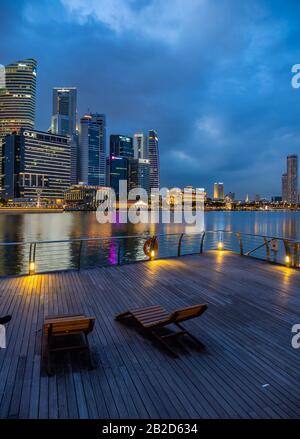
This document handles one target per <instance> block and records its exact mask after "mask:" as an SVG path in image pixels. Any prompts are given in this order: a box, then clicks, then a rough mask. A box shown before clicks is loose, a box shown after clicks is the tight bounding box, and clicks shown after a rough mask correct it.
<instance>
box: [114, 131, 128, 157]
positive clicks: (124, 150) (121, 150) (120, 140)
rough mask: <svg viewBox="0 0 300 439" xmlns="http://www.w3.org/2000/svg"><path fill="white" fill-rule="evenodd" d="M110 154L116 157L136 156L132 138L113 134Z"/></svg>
mask: <svg viewBox="0 0 300 439" xmlns="http://www.w3.org/2000/svg"><path fill="white" fill-rule="evenodd" d="M109 148H110V154H111V155H113V156H114V157H132V158H133V156H134V151H133V141H132V137H128V136H122V135H119V134H112V135H111V136H110V145H109Z"/></svg>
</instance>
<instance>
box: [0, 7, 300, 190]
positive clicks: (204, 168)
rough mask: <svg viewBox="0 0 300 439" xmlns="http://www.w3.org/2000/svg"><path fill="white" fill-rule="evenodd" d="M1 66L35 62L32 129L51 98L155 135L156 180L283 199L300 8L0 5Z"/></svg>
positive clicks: (294, 121)
mask: <svg viewBox="0 0 300 439" xmlns="http://www.w3.org/2000/svg"><path fill="white" fill-rule="evenodd" d="M0 6H1V10H0V64H8V63H10V62H13V61H15V60H19V59H23V58H26V57H27V58H28V57H34V58H35V59H36V60H37V61H38V102H37V118H36V125H37V128H40V129H48V127H49V125H50V115H51V89H52V87H54V86H76V87H78V93H79V102H78V110H79V115H82V114H83V113H84V112H86V111H87V110H88V109H89V110H90V111H95V112H96V111H97V112H104V113H106V115H107V124H108V134H110V133H116V134H126V135H132V134H133V133H134V132H135V131H140V130H142V131H147V130H148V129H152V128H154V129H156V130H157V131H158V134H159V140H160V158H161V181H162V184H163V185H165V186H184V185H188V184H191V185H193V186H196V187H205V188H206V189H207V190H208V191H209V192H211V190H212V185H213V183H214V181H223V182H224V184H225V191H226V192H229V191H233V192H236V194H237V195H238V196H239V197H244V196H245V194H246V193H249V194H250V195H254V194H255V193H259V194H261V195H266V196H270V195H276V194H280V178H281V174H282V172H283V171H284V168H285V157H286V155H287V154H289V153H299V152H300V89H299V90H295V89H293V88H292V87H291V78H292V73H291V67H292V65H293V64H296V63H300V2H299V1H298V0H288V1H287V0H14V1H11V0H0Z"/></svg>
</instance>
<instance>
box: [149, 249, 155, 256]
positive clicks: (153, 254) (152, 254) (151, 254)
mask: <svg viewBox="0 0 300 439" xmlns="http://www.w3.org/2000/svg"><path fill="white" fill-rule="evenodd" d="M150 256H151V258H154V257H155V251H154V250H151V253H150Z"/></svg>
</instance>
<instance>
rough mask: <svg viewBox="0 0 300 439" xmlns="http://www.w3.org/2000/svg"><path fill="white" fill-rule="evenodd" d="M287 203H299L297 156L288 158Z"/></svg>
mask: <svg viewBox="0 0 300 439" xmlns="http://www.w3.org/2000/svg"><path fill="white" fill-rule="evenodd" d="M287 201H288V203H290V204H297V203H298V156H297V155H295V154H294V155H289V156H288V157H287Z"/></svg>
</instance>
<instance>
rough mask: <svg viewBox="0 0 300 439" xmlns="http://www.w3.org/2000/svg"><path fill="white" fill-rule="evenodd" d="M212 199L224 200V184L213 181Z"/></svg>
mask: <svg viewBox="0 0 300 439" xmlns="http://www.w3.org/2000/svg"><path fill="white" fill-rule="evenodd" d="M214 200H218V201H223V200H224V184H223V183H215V184H214Z"/></svg>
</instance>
